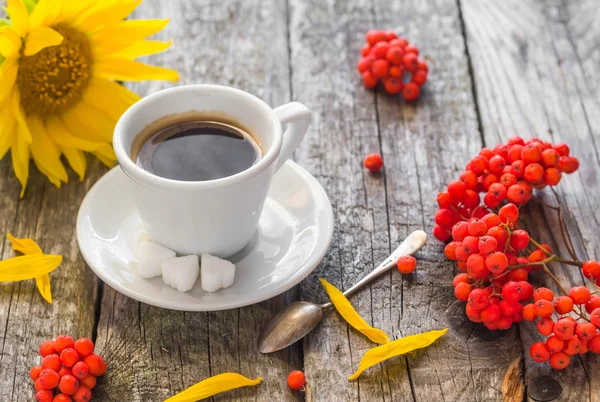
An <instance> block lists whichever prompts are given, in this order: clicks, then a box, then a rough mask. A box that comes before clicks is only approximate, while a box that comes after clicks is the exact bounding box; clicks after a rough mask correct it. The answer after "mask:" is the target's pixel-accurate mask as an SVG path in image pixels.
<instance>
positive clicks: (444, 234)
mask: <svg viewBox="0 0 600 402" xmlns="http://www.w3.org/2000/svg"><path fill="white" fill-rule="evenodd" d="M433 236H434V237H435V238H436V239H438V240H439V241H446V240H448V239H449V238H450V234H449V233H448V231H447V230H446V229H444V228H443V227H441V226H440V225H435V226H434V227H433Z"/></svg>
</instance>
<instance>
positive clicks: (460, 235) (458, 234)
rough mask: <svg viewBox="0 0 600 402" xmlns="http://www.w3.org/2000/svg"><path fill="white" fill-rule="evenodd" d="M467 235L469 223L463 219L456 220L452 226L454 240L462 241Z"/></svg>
mask: <svg viewBox="0 0 600 402" xmlns="http://www.w3.org/2000/svg"><path fill="white" fill-rule="evenodd" d="M468 235H469V223H468V222H465V221H460V222H457V223H456V224H455V225H454V226H453V227H452V238H453V239H454V240H456V241H463V240H464V238H465V237H467V236H468Z"/></svg>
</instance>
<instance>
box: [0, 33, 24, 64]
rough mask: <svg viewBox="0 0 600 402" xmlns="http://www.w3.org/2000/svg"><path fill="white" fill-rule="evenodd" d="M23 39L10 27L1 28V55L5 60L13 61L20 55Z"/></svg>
mask: <svg viewBox="0 0 600 402" xmlns="http://www.w3.org/2000/svg"><path fill="white" fill-rule="evenodd" d="M20 49H21V38H20V37H19V35H18V34H17V33H16V32H15V30H14V29H13V28H11V27H10V26H3V27H2V28H0V54H1V55H2V56H4V58H5V59H13V58H16V57H17V56H18V55H19V50H20Z"/></svg>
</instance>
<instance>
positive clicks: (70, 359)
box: [60, 348, 79, 367]
mask: <svg viewBox="0 0 600 402" xmlns="http://www.w3.org/2000/svg"><path fill="white" fill-rule="evenodd" d="M60 361H61V362H62V364H64V365H65V366H66V367H73V365H74V364H75V363H77V362H78V361H79V354H78V353H77V351H76V350H75V349H71V348H66V349H63V351H62V352H60Z"/></svg>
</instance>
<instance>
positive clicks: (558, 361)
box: [550, 352, 571, 370]
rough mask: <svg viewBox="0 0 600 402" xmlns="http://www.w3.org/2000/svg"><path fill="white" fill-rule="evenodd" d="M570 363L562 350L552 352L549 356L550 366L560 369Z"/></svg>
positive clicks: (569, 359)
mask: <svg viewBox="0 0 600 402" xmlns="http://www.w3.org/2000/svg"><path fill="white" fill-rule="evenodd" d="M570 363H571V358H570V357H569V356H568V355H567V354H566V353H564V352H557V353H553V354H552V355H551V356H550V367H552V368H553V369H555V370H562V369H564V368H565V367H567V366H568V365H569V364H570Z"/></svg>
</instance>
